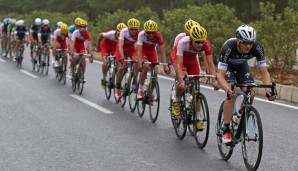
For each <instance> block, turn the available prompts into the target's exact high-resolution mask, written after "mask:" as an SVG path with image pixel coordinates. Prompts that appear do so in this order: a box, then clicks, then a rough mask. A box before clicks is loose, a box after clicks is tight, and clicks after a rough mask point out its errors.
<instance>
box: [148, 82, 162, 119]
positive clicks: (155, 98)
mask: <svg viewBox="0 0 298 171" xmlns="http://www.w3.org/2000/svg"><path fill="white" fill-rule="evenodd" d="M149 90H150V93H149V94H150V100H149V113H150V119H151V121H152V122H153V123H154V122H156V120H157V117H158V113H159V105H160V94H159V84H158V81H157V80H156V79H155V78H153V79H152V83H151V85H150V87H149Z"/></svg>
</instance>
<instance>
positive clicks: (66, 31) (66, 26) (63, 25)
mask: <svg viewBox="0 0 298 171" xmlns="http://www.w3.org/2000/svg"><path fill="white" fill-rule="evenodd" d="M60 30H61V33H62V34H68V25H67V24H62V26H61V27H60Z"/></svg>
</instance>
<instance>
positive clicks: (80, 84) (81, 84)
mask: <svg viewBox="0 0 298 171" xmlns="http://www.w3.org/2000/svg"><path fill="white" fill-rule="evenodd" d="M79 73H80V74H79V77H78V90H79V94H80V95H81V94H82V93H83V90H84V84H85V81H84V79H85V77H84V76H85V73H84V69H83V66H82V65H80V67H79Z"/></svg>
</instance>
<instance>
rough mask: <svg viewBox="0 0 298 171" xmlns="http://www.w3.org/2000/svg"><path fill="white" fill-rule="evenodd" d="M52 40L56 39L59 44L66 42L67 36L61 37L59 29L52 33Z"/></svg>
mask: <svg viewBox="0 0 298 171" xmlns="http://www.w3.org/2000/svg"><path fill="white" fill-rule="evenodd" d="M53 38H54V39H57V42H59V43H62V42H66V40H67V38H68V34H67V35H63V34H62V33H61V30H60V29H56V30H55V31H54V34H53Z"/></svg>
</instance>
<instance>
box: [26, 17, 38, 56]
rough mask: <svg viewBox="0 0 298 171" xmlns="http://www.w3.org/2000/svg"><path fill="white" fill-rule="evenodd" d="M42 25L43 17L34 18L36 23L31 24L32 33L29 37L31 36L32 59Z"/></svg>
mask: <svg viewBox="0 0 298 171" xmlns="http://www.w3.org/2000/svg"><path fill="white" fill-rule="evenodd" d="M40 27H41V19H40V18H36V19H35V20H34V23H33V24H32V25H31V27H30V34H29V37H30V42H31V44H30V58H31V59H32V55H33V51H32V49H33V46H34V44H35V43H37V42H38V32H39V30H40Z"/></svg>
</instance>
